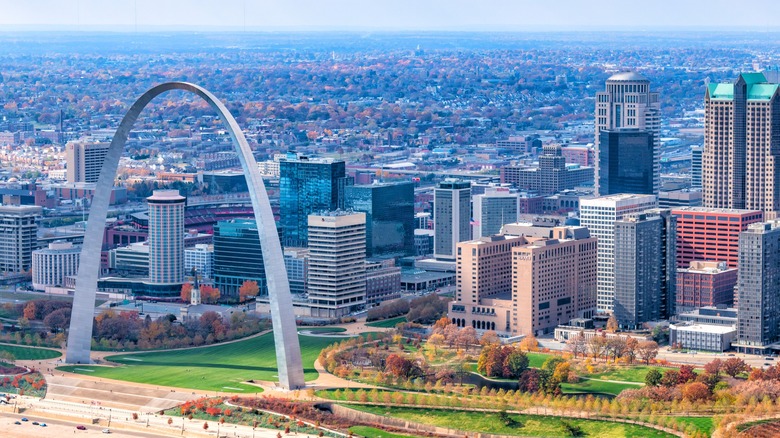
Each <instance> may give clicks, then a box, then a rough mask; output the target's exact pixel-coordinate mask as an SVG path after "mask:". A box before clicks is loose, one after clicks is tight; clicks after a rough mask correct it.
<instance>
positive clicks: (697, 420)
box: [674, 417, 715, 435]
mask: <svg viewBox="0 0 780 438" xmlns="http://www.w3.org/2000/svg"><path fill="white" fill-rule="evenodd" d="M674 419H675V420H677V422H678V423H681V424H693V425H694V426H696V428H697V429H699V430H700V431H702V432H704V433H705V434H707V435H712V432H713V431H714V430H715V425H714V424H712V417H674Z"/></svg>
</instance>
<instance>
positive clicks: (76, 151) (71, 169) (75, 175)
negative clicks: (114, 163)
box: [65, 142, 111, 183]
mask: <svg viewBox="0 0 780 438" xmlns="http://www.w3.org/2000/svg"><path fill="white" fill-rule="evenodd" d="M110 145H111V144H110V143H87V142H70V143H68V144H67V145H65V161H66V166H67V167H66V178H67V180H68V182H69V183H78V182H86V183H95V182H97V180H98V178H99V177H100V170H101V169H102V168H103V161H104V160H105V159H106V154H108V147H109V146H110Z"/></svg>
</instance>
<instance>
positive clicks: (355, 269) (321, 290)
mask: <svg viewBox="0 0 780 438" xmlns="http://www.w3.org/2000/svg"><path fill="white" fill-rule="evenodd" d="M308 232H309V272H308V275H309V302H310V306H311V316H313V317H322V318H339V317H342V316H345V315H348V314H349V313H350V312H354V311H356V310H358V309H360V308H362V307H364V306H365V305H366V214H365V213H352V212H345V211H332V212H326V213H320V214H311V215H309V217H308Z"/></svg>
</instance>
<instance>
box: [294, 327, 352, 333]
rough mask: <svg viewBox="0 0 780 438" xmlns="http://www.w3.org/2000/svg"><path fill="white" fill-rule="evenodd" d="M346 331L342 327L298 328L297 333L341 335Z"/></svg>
mask: <svg viewBox="0 0 780 438" xmlns="http://www.w3.org/2000/svg"><path fill="white" fill-rule="evenodd" d="M345 331H347V329H345V328H344V327H298V332H311V333H342V332H345Z"/></svg>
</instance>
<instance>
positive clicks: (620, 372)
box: [588, 365, 665, 383]
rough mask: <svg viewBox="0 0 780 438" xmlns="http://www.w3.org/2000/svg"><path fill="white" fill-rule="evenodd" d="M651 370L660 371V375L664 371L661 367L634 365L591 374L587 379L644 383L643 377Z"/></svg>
mask: <svg viewBox="0 0 780 438" xmlns="http://www.w3.org/2000/svg"><path fill="white" fill-rule="evenodd" d="M652 369H656V370H658V371H660V372H661V374H663V373H664V371H665V369H664V368H661V367H649V366H646V365H636V366H631V367H619V368H615V369H613V370H612V371H607V372H606V373H601V374H593V375H591V376H588V377H590V378H593V379H602V380H621V381H623V382H638V383H645V376H646V375H647V372H648V371H650V370H652Z"/></svg>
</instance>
